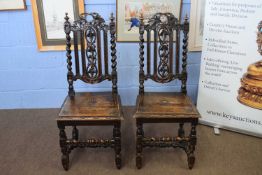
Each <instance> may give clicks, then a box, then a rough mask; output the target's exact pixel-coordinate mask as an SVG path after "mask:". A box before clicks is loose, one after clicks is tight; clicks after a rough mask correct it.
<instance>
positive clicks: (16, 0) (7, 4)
mask: <svg viewBox="0 0 262 175" xmlns="http://www.w3.org/2000/svg"><path fill="white" fill-rule="evenodd" d="M25 9H26V5H25V0H0V11H2V10H25Z"/></svg>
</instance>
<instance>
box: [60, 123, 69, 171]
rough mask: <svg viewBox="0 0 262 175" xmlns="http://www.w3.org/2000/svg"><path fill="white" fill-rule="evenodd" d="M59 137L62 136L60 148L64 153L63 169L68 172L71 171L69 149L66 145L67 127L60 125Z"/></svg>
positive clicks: (62, 159)
mask: <svg viewBox="0 0 262 175" xmlns="http://www.w3.org/2000/svg"><path fill="white" fill-rule="evenodd" d="M58 127H59V136H60V147H61V152H62V157H61V161H62V165H63V168H64V169H65V170H66V171H67V170H68V169H69V149H68V147H67V145H66V140H67V137H66V132H65V126H63V125H59V126H58Z"/></svg>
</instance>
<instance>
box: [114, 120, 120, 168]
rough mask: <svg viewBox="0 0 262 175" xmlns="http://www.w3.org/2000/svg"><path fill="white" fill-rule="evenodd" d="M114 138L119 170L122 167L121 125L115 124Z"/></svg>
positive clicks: (116, 162) (116, 161)
mask: <svg viewBox="0 0 262 175" xmlns="http://www.w3.org/2000/svg"><path fill="white" fill-rule="evenodd" d="M113 137H114V141H115V145H114V149H115V164H116V167H117V168H118V169H120V168H121V166H122V160H121V124H120V123H118V124H115V125H114V129H113Z"/></svg>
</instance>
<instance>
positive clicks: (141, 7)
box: [117, 0, 181, 42]
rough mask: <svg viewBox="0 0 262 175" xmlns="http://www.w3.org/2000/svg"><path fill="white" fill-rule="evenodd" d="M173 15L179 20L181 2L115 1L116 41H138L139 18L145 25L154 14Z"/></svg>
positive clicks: (155, 0)
mask: <svg viewBox="0 0 262 175" xmlns="http://www.w3.org/2000/svg"><path fill="white" fill-rule="evenodd" d="M158 12H162V13H167V12H170V13H173V14H174V15H175V16H176V17H177V18H178V19H179V20H180V16H181V0H154V1H152V0H117V41H118V42H137V41H139V18H140V16H141V15H143V17H144V22H145V23H146V22H147V21H148V19H149V18H151V17H152V16H153V15H154V14H155V13H158Z"/></svg>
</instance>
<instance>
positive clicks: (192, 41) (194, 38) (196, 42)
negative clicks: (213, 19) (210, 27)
mask: <svg viewBox="0 0 262 175" xmlns="http://www.w3.org/2000/svg"><path fill="white" fill-rule="evenodd" d="M205 3H206V0H194V1H191V10H190V26H189V44H188V50H189V51H192V52H196V51H202V42H203V32H204V21H205Z"/></svg>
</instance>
